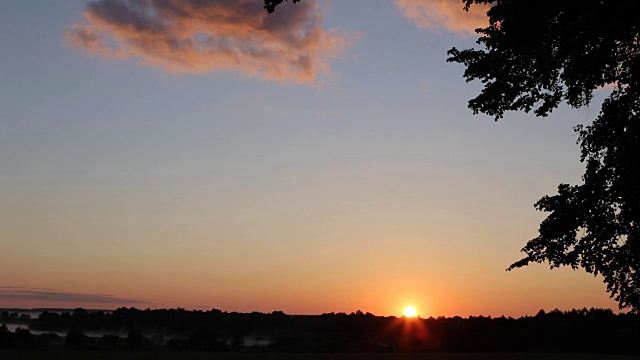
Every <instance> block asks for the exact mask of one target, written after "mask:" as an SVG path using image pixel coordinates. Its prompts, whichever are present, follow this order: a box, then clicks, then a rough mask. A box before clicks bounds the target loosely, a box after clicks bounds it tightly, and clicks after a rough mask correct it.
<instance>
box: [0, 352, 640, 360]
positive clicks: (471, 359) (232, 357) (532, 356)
mask: <svg viewBox="0 0 640 360" xmlns="http://www.w3.org/2000/svg"><path fill="white" fill-rule="evenodd" d="M0 359H2V360H13V359H20V360H45V359H65V360H94V359H96V360H101V359H105V360H107V359H116V360H155V359H159V360H174V359H175V360H178V359H186V360H205V359H211V360H218V359H219V360H243V359H247V360H276V359H278V360H279V359H285V360H287V359H289V360H352V359H353V360H368V359H371V360H494V359H495V360H516V359H518V360H519V359H522V360H543V359H550V360H637V359H640V357H637V356H624V355H589V354H550V353H501V354H447V353H440V354H276V353H270V354H257V353H253V354H252V353H198V352H151V351H149V352H136V351H131V352H102V351H94V352H81V351H41V350H33V351H0Z"/></svg>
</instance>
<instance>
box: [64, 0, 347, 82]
mask: <svg viewBox="0 0 640 360" xmlns="http://www.w3.org/2000/svg"><path fill="white" fill-rule="evenodd" d="M263 6H264V2H263V1H262V0H93V1H91V2H89V3H88V4H87V5H86V10H85V13H84V17H85V19H86V23H84V24H75V25H72V26H70V27H69V28H68V29H67V31H66V32H65V33H64V37H65V38H66V39H67V40H68V41H69V42H70V43H71V44H72V45H74V46H76V47H78V48H80V49H83V50H85V51H86V52H87V53H90V54H94V55H98V56H101V57H103V58H108V59H121V60H125V59H137V61H138V64H139V65H142V66H153V67H159V68H162V69H165V70H167V71H169V72H172V73H207V72H212V71H219V70H235V71H239V72H241V73H242V74H244V75H246V76H259V77H261V78H263V79H265V80H273V81H278V82H284V83H287V82H296V83H311V82H314V81H316V80H317V78H318V77H319V76H323V75H325V76H329V75H330V74H331V71H330V66H329V63H330V61H331V60H333V59H335V58H339V57H341V54H342V53H343V51H344V50H345V49H346V48H347V47H349V46H350V45H351V44H352V43H353V41H354V40H355V35H354V34H353V33H351V32H346V31H340V30H336V29H326V30H325V29H322V28H321V23H322V19H323V13H322V10H321V8H320V6H319V5H318V4H317V2H316V1H315V0H306V1H302V2H300V3H297V4H295V5H292V4H287V5H286V6H280V7H279V8H278V11H276V12H275V13H273V14H268V13H267V12H266V11H265V10H264V8H263Z"/></svg>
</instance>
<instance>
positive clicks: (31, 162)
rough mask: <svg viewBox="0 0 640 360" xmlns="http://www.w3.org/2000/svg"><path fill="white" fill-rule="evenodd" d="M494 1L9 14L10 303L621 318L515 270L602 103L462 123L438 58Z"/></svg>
mask: <svg viewBox="0 0 640 360" xmlns="http://www.w3.org/2000/svg"><path fill="white" fill-rule="evenodd" d="M485 11H486V9H483V8H480V7H476V8H472V9H471V12H470V13H465V12H463V11H462V4H461V3H460V2H458V1H457V0H366V1H364V0H358V1H331V2H329V1H322V0H321V1H312V0H302V2H300V3H297V4H295V5H293V4H290V3H287V4H284V5H281V6H280V7H278V9H277V10H276V12H275V13H274V14H272V15H267V14H266V12H265V11H264V10H263V9H262V0H234V1H230V0H209V1H195V0H189V1H172V0H144V1H138V0H92V1H82V0H64V1H55V2H54V1H48V0H31V1H21V0H7V1H4V2H3V11H2V12H0V30H1V31H0V47H1V48H2V49H3V50H2V51H1V52H0V69H1V70H0V307H20V308H33V307H57V308H61V307H67V308H74V307H85V308H99V309H113V308H117V307H120V306H127V307H129V306H135V307H138V308H165V307H183V308H188V309H201V310H206V309H211V308H217V309H221V310H224V311H241V312H248V311H263V312H271V311H275V310H281V311H284V312H286V313H290V314H321V313H325V312H332V311H333V312H352V311H356V310H361V311H364V312H371V313H374V314H377V315H401V313H402V309H403V308H404V307H405V306H406V305H409V304H410V305H413V306H415V307H416V308H417V309H418V313H419V314H420V316H423V317H428V316H434V317H435V316H455V315H459V316H470V315H491V316H501V315H505V316H522V315H526V314H529V315H533V314H535V313H537V311H538V310H540V309H545V310H552V309H555V308H559V309H564V310H568V309H571V308H582V307H588V308H590V307H604V308H613V309H616V308H617V305H616V303H615V302H614V301H613V300H611V299H610V298H609V296H608V294H607V293H606V292H605V290H606V287H605V285H604V284H603V282H602V279H601V278H600V277H593V276H592V275H589V274H586V273H585V272H584V271H583V270H577V271H573V270H571V269H554V270H550V269H549V266H548V265H546V264H539V265H530V266H529V267H527V268H524V269H517V270H514V271H511V272H507V271H505V269H506V268H507V267H508V266H509V265H510V264H511V263H512V262H514V261H516V260H519V259H520V258H521V257H522V256H523V254H522V253H521V252H520V249H521V248H522V247H523V246H524V245H525V243H526V242H527V241H528V240H530V239H532V238H534V237H535V236H536V235H537V229H538V225H539V224H540V221H541V220H542V219H544V217H545V214H544V213H541V212H537V211H536V210H535V209H534V207H533V204H534V203H535V202H536V201H537V200H538V199H539V198H540V197H542V196H544V195H546V194H553V193H555V191H556V189H557V185H558V184H560V183H572V184H574V183H578V182H579V181H580V176H581V174H582V171H583V165H582V164H581V163H580V162H579V149H578V147H577V145H576V144H575V142H576V135H575V134H574V132H573V130H572V128H573V126H575V125H577V124H580V123H588V122H590V121H592V120H593V119H594V117H595V116H596V115H597V109H598V108H599V106H597V105H592V107H590V108H587V109H571V108H568V107H566V106H561V107H560V108H559V109H558V110H557V111H555V112H554V113H553V114H552V115H551V116H549V117H548V118H536V117H534V116H533V115H531V114H524V113H509V114H507V116H505V118H504V119H501V120H500V121H498V122H495V121H494V119H493V118H490V117H486V116H483V115H473V114H472V112H471V111H470V110H469V109H468V108H467V101H468V100H469V99H471V98H473V97H474V96H475V95H477V94H478V92H479V90H480V89H481V87H480V84H477V83H465V81H464V79H463V77H462V74H463V71H464V68H463V67H462V66H460V65H458V64H451V63H447V62H446V58H447V55H446V51H447V50H448V49H450V48H452V47H454V46H455V47H457V48H469V47H473V46H474V41H475V39H476V37H475V34H474V32H473V29H474V28H476V27H478V26H482V25H483V24H484V21H486V20H484V18H485V15H484V12H485ZM602 96H603V95H602V94H600V93H597V94H596V99H595V103H597V102H598V101H601V99H602Z"/></svg>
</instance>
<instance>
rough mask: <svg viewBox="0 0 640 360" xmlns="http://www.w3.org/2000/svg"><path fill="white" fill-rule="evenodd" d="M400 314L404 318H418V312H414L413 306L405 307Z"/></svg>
mask: <svg viewBox="0 0 640 360" xmlns="http://www.w3.org/2000/svg"><path fill="white" fill-rule="evenodd" d="M402 314H403V315H404V316H406V317H416V316H418V310H416V308H414V307H413V306H407V307H405V308H404V311H403V312H402Z"/></svg>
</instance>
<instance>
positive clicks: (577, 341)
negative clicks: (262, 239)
mask: <svg viewBox="0 0 640 360" xmlns="http://www.w3.org/2000/svg"><path fill="white" fill-rule="evenodd" d="M29 328H30V329H31V330H33V331H36V330H37V331H40V332H56V333H67V336H66V338H65V339H64V344H66V346H69V347H72V348H79V349H85V350H91V349H166V350H173V351H256V352H334V353H335V352H573V353H576V352H578V353H606V354H640V340H639V339H640V316H638V315H634V314H614V313H613V312H612V311H611V310H608V309H589V310H588V309H582V310H571V311H559V310H554V311H551V312H544V311H540V312H539V313H538V314H537V315H535V316H525V317H521V318H517V319H516V318H506V317H499V318H491V317H483V316H478V317H469V318H461V317H453V318H445V317H439V318H428V319H406V318H396V317H381V316H374V315H372V314H369V313H366V314H364V313H362V312H360V311H358V312H355V313H351V314H345V313H337V314H335V313H330V314H322V315H313V316H295V315H287V314H284V313H283V312H273V313H268V314H267V313H258V312H253V313H236V312H223V311H220V310H216V309H213V310H210V311H197V310H196V311H187V310H184V309H162V310H149V309H147V310H138V309H135V308H129V309H127V308H120V309H117V310H115V311H113V312H111V313H108V312H102V311H87V310H84V309H76V310H74V311H73V312H63V313H53V312H46V311H45V312H43V313H42V314H40V316H39V317H38V318H36V319H32V320H31V321H30V322H29ZM91 333H100V334H102V335H100V336H94V337H91V336H87V335H85V334H91ZM116 334H118V335H116Z"/></svg>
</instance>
